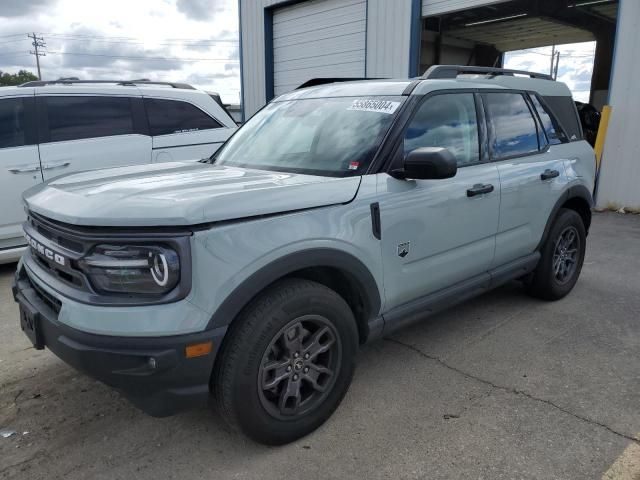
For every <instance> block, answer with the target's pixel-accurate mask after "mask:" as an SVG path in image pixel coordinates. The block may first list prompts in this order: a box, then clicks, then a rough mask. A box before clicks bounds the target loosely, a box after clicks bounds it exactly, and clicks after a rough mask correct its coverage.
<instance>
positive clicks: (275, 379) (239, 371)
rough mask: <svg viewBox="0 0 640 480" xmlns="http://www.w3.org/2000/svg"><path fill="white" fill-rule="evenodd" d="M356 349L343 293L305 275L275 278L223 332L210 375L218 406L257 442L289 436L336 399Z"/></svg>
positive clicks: (313, 424)
mask: <svg viewBox="0 0 640 480" xmlns="http://www.w3.org/2000/svg"><path fill="white" fill-rule="evenodd" d="M357 350H358V330H357V326H356V322H355V319H354V317H353V313H352V312H351V309H350V308H349V305H347V303H346V302H345V301H344V299H343V298H342V297H340V296H339V295H338V294H337V293H336V292H334V291H333V290H331V289H329V288H327V287H325V286H324V285H321V284H319V283H316V282H312V281H309V280H302V279H285V280H281V281H279V282H277V283H276V284H274V285H272V286H271V287H269V288H268V289H266V290H265V291H264V292H263V293H262V294H261V295H259V296H258V297H257V298H256V299H254V300H253V301H252V302H251V303H250V304H249V305H248V306H247V308H245V310H244V311H243V312H242V313H241V314H240V316H239V317H238V318H237V319H236V320H235V321H234V322H233V323H232V324H231V327H230V329H229V331H228V332H227V338H226V339H225V342H224V344H223V348H222V351H221V352H220V355H221V357H220V358H219V360H218V361H217V362H216V367H215V369H214V373H213V378H212V383H213V385H212V386H213V391H214V395H215V397H216V399H217V402H218V407H219V409H220V412H221V413H222V415H223V417H224V418H225V420H227V421H228V422H229V424H230V425H231V426H232V427H234V428H235V429H239V430H240V431H242V432H243V433H244V434H246V435H247V436H248V437H250V438H252V439H253V440H255V441H257V442H260V443H264V444H267V445H282V444H285V443H289V442H292V441H294V440H296V439H298V438H300V437H303V436H305V435H307V434H309V433H310V432H312V431H314V430H315V429H316V428H318V427H319V426H320V425H322V424H323V423H324V422H325V421H326V420H327V419H328V418H329V417H330V416H331V414H332V413H333V412H334V411H335V409H336V408H337V407H338V405H339V404H340V402H341V401H342V398H343V397H344V395H345V393H346V392H347V390H348V388H349V385H350V383H351V379H352V377H353V372H354V369H355V359H356V354H357ZM305 352H306V353H305ZM296 354H298V355H297V356H296ZM329 372H332V373H331V374H330V373H329ZM285 392H287V393H285Z"/></svg>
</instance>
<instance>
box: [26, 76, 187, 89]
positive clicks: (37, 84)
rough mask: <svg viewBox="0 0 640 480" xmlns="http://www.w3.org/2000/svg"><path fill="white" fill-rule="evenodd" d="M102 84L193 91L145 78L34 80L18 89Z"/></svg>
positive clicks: (185, 85)
mask: <svg viewBox="0 0 640 480" xmlns="http://www.w3.org/2000/svg"><path fill="white" fill-rule="evenodd" d="M103 83H115V84H116V85H126V86H135V85H167V86H169V87H172V88H185V89H187V90H195V88H193V87H192V86H191V85H189V84H188V83H175V82H153V81H151V80H148V79H146V78H144V79H140V80H77V79H74V78H60V79H58V80H34V81H31V82H26V83H23V84H22V85H19V86H20V87H44V86H45V85H76V84H103Z"/></svg>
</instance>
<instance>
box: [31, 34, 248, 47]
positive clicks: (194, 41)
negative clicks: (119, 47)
mask: <svg viewBox="0 0 640 480" xmlns="http://www.w3.org/2000/svg"><path fill="white" fill-rule="evenodd" d="M43 35H47V36H49V37H54V38H62V39H65V40H76V39H77V40H94V41H100V42H107V43H137V44H143V43H153V42H143V41H141V40H140V38H136V37H109V36H101V35H81V34H72V33H45V34H43ZM218 43H229V44H234V45H236V44H238V43H240V42H239V40H233V39H219V40H207V39H201V38H183V39H180V38H168V39H166V40H162V41H161V43H160V42H159V43H158V44H159V45H198V46H199V45H209V44H210V45H215V44H218Z"/></svg>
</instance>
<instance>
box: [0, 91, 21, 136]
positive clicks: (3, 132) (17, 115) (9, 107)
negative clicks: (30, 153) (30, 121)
mask: <svg viewBox="0 0 640 480" xmlns="http://www.w3.org/2000/svg"><path fill="white" fill-rule="evenodd" d="M24 121H25V120H24V103H23V101H22V99H21V98H5V99H2V100H0V148H9V147H20V146H22V145H24V144H25V138H24V128H25V127H24Z"/></svg>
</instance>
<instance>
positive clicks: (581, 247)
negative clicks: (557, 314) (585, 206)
mask: <svg viewBox="0 0 640 480" xmlns="http://www.w3.org/2000/svg"><path fill="white" fill-rule="evenodd" d="M586 237H587V235H586V230H585V226H584V223H583V221H582V217H580V215H579V214H578V213H577V212H576V211H575V210H569V209H566V208H562V209H560V211H559V212H558V215H557V216H556V219H555V220H554V222H553V225H552V226H551V230H550V231H549V236H548V237H547V239H546V241H545V243H544V244H543V246H542V249H541V252H540V253H541V254H542V256H541V258H540V261H539V262H538V266H537V267H536V269H535V270H534V272H533V275H532V277H531V280H530V282H529V283H528V285H527V290H528V293H529V294H531V295H532V296H534V297H537V298H541V299H543V300H559V299H561V298H563V297H564V296H565V295H567V294H568V293H569V292H570V291H571V290H572V289H573V287H574V285H575V284H576V282H577V281H578V277H579V276H580V271H581V270H582V264H583V262H584V255H585V251H586V248H585V247H586ZM570 238H573V239H574V240H573V242H570V243H567V242H569V240H570ZM565 247H567V248H565ZM563 249H564V250H563ZM556 262H559V263H560V264H562V265H560V266H558V263H556ZM557 266H558V268H556V267H557Z"/></svg>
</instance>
